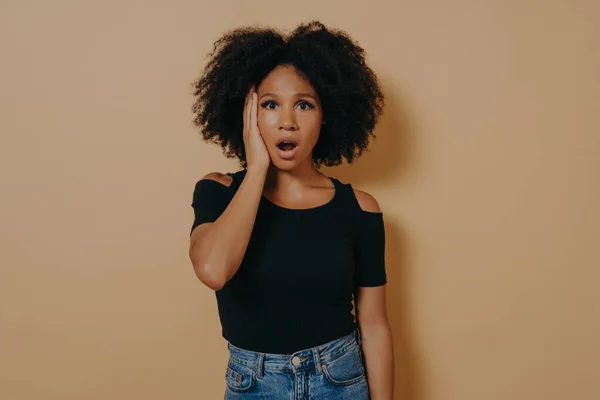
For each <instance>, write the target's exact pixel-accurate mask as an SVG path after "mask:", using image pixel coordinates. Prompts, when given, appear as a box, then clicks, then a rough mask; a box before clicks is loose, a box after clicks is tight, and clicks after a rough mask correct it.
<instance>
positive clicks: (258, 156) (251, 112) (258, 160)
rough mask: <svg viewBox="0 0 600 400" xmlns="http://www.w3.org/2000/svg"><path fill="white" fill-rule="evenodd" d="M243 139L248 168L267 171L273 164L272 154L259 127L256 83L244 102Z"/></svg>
mask: <svg viewBox="0 0 600 400" xmlns="http://www.w3.org/2000/svg"><path fill="white" fill-rule="evenodd" d="M243 139H244V149H245V151H246V164H247V165H248V169H250V168H258V169H260V170H264V171H266V170H267V169H268V168H269V165H270V164H271V156H270V155H269V151H268V150H267V146H266V145H265V141H264V140H263V138H262V135H261V134H260V130H259V129H258V94H257V93H256V92H255V91H254V85H253V86H252V87H251V88H250V91H249V92H248V94H247V95H246V102H245V104H244V133H243Z"/></svg>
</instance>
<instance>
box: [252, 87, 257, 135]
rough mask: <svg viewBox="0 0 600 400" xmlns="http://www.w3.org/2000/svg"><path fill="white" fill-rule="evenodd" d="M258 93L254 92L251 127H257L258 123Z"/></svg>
mask: <svg viewBox="0 0 600 400" xmlns="http://www.w3.org/2000/svg"><path fill="white" fill-rule="evenodd" d="M257 114H258V94H256V92H252V113H251V114H250V127H252V128H255V127H256V126H257V125H258V121H257Z"/></svg>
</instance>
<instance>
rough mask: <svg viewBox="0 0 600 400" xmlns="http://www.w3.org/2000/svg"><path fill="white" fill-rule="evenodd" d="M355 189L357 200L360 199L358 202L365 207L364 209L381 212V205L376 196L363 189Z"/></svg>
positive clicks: (361, 206)
mask: <svg viewBox="0 0 600 400" xmlns="http://www.w3.org/2000/svg"><path fill="white" fill-rule="evenodd" d="M353 190H354V195H355V196H356V200H358V204H359V205H360V208H362V209H363V211H369V212H381V208H380V207H379V203H378V202H377V200H375V197H373V196H371V195H370V194H369V193H367V192H364V191H362V190H358V189H353Z"/></svg>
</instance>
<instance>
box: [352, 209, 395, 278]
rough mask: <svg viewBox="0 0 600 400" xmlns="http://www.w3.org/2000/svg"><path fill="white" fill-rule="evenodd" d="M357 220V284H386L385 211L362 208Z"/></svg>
mask: <svg viewBox="0 0 600 400" xmlns="http://www.w3.org/2000/svg"><path fill="white" fill-rule="evenodd" d="M357 222H358V224H357V232H356V240H355V243H354V255H355V266H356V286H360V287H373V286H381V285H385V284H386V283H387V277H386V270H385V227H384V223H383V213H381V212H378V213H376V212H368V211H363V210H361V211H360V212H359V217H358V218H357Z"/></svg>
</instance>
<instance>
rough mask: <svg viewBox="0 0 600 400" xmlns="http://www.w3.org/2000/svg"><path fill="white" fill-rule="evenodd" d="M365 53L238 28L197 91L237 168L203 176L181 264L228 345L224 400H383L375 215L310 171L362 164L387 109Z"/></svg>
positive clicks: (209, 129)
mask: <svg viewBox="0 0 600 400" xmlns="http://www.w3.org/2000/svg"><path fill="white" fill-rule="evenodd" d="M363 52H364V51H363V49H362V48H361V47H360V46H359V45H358V44H356V43H355V42H354V41H353V40H352V39H351V38H350V37H349V36H348V35H347V34H346V33H345V32H343V31H339V30H330V29H327V28H326V27H325V26H324V25H323V24H321V23H319V22H317V21H313V22H311V23H308V24H302V25H300V26H299V27H298V28H296V29H295V30H294V31H293V32H292V33H291V34H290V35H289V36H284V35H283V34H281V33H279V32H277V31H276V30H274V29H267V28H256V27H245V28H238V29H235V30H232V31H230V32H228V33H227V34H225V35H224V36H223V37H222V38H221V39H219V40H218V41H217V42H216V43H215V47H214V50H213V51H212V53H211V54H210V59H209V62H208V64H207V66H206V68H205V70H204V72H203V74H202V76H201V78H199V79H198V80H197V81H195V83H194V85H195V89H196V90H195V93H194V94H195V96H197V98H196V102H195V104H194V108H193V109H194V112H195V113H196V117H195V120H194V122H195V123H196V125H197V126H198V127H200V128H201V129H200V130H201V133H202V136H203V138H204V139H205V140H207V141H210V142H212V143H217V144H219V145H221V146H222V147H223V149H224V154H225V155H226V156H227V157H230V158H231V157H236V158H237V159H238V160H239V161H240V165H241V167H242V169H241V170H239V171H237V172H227V173H224V174H223V173H218V172H213V173H209V174H207V175H206V176H204V177H203V178H202V179H201V180H200V181H198V182H197V184H196V186H195V190H194V194H193V203H192V207H193V209H194V214H195V219H194V223H193V226H192V232H191V240H190V250H189V254H190V259H191V261H192V264H193V266H194V271H195V273H196V275H197V277H198V279H200V281H202V282H203V283H204V284H205V285H206V286H208V287H209V288H211V289H213V290H215V293H216V298H217V304H218V310H219V316H220V320H221V324H222V332H223V337H224V338H225V339H226V340H227V342H228V349H229V362H228V364H227V368H226V373H225V381H226V392H225V399H251V398H252V399H258V398H260V399H274V400H275V399H294V400H300V399H329V400H334V399H352V400H363V399H369V398H371V399H375V400H379V399H382V400H383V399H385V400H388V399H389V400H391V399H392V386H393V369H394V367H393V355H392V354H393V351H392V335H391V331H390V327H389V324H388V320H387V314H386V303H385V284H386V271H385V262H384V248H385V232H384V223H383V213H382V211H381V210H380V208H379V206H378V203H377V201H376V200H375V199H374V198H373V197H372V196H370V195H369V194H367V193H365V192H362V191H360V190H356V189H353V188H352V186H351V185H350V184H348V183H342V182H340V181H339V180H337V179H335V178H333V177H329V176H326V175H324V174H322V173H321V172H320V171H319V167H320V166H321V165H322V164H324V165H327V166H335V165H339V164H341V161H342V157H344V158H346V160H347V161H348V163H351V162H352V161H353V159H354V158H355V157H356V156H360V154H361V153H362V151H363V150H364V149H365V148H367V145H368V143H369V137H370V136H372V135H373V129H374V127H375V125H376V122H377V120H378V117H379V116H380V114H381V112H382V109H383V103H384V97H383V94H382V92H381V90H380V88H379V86H378V83H377V78H376V76H375V75H374V73H373V72H372V70H371V69H370V68H369V67H368V66H367V65H366V64H365V61H364V56H363ZM353 301H354V310H355V312H354V314H355V315H356V318H355V316H354V315H353V313H352V311H353Z"/></svg>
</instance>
